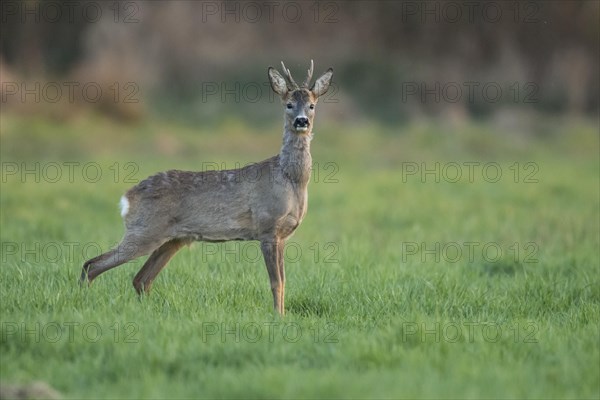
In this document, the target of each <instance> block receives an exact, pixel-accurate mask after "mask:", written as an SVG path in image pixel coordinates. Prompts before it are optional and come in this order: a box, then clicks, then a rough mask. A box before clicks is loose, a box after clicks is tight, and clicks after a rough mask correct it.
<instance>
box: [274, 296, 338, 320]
mask: <svg viewBox="0 0 600 400" xmlns="http://www.w3.org/2000/svg"><path fill="white" fill-rule="evenodd" d="M286 303H287V304H286V305H285V308H286V311H287V312H290V313H292V314H296V315H301V316H303V317H309V316H316V317H325V316H328V315H330V314H331V304H329V303H327V302H323V301H321V300H320V299H313V298H308V297H304V298H296V299H289V300H288V301H287V302H286Z"/></svg>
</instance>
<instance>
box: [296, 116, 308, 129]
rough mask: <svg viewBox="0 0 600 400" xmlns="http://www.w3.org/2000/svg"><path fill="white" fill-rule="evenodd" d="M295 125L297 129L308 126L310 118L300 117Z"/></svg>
mask: <svg viewBox="0 0 600 400" xmlns="http://www.w3.org/2000/svg"><path fill="white" fill-rule="evenodd" d="M294 125H295V126H297V127H303V126H307V125H308V118H306V117H298V118H296V120H295V121H294Z"/></svg>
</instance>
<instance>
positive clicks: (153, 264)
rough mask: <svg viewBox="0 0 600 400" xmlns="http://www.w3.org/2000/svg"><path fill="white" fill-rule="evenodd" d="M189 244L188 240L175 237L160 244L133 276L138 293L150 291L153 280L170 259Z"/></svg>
mask: <svg viewBox="0 0 600 400" xmlns="http://www.w3.org/2000/svg"><path fill="white" fill-rule="evenodd" d="M185 244H187V241H185V240H181V239H174V240H171V241H170V242H167V243H165V244H163V245H162V246H160V247H159V248H158V249H156V250H154V252H153V253H152V254H151V255H150V257H149V258H148V260H146V262H145V263H144V266H143V267H142V269H140V271H139V272H138V273H137V275H136V276H135V278H133V287H135V290H136V292H137V293H138V294H140V295H141V294H142V293H144V292H145V293H149V292H150V287H151V286H152V281H154V278H156V276H157V275H158V274H159V273H160V271H162V269H163V268H164V267H165V265H167V263H168V262H169V260H170V259H171V258H172V257H173V256H174V255H175V253H177V250H179V249H180V248H181V247H183V246H184V245H185Z"/></svg>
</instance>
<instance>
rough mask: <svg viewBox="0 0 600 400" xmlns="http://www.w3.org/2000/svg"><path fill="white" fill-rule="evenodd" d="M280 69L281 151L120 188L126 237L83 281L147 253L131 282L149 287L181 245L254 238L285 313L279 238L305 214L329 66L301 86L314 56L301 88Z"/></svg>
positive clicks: (275, 84)
mask: <svg viewBox="0 0 600 400" xmlns="http://www.w3.org/2000/svg"><path fill="white" fill-rule="evenodd" d="M282 65H283V63H282ZM284 72H285V78H284V77H283V76H281V75H280V74H279V73H278V72H277V71H276V70H275V69H273V68H269V70H268V75H269V80H270V82H271V86H272V88H273V90H274V91H275V92H276V93H277V94H279V95H280V96H281V98H282V100H283V103H284V107H285V114H284V116H285V122H284V134H283V145H282V147H281V151H280V153H279V154H278V155H276V156H274V157H271V158H269V159H267V160H264V161H262V162H259V163H256V164H251V165H248V166H246V167H244V168H240V169H233V170H223V171H206V172H189V171H178V170H171V171H166V172H161V173H158V174H156V175H153V176H151V177H149V178H147V179H145V180H143V181H142V182H140V183H139V184H138V185H136V186H134V187H132V188H131V189H129V191H127V193H126V194H125V196H126V198H127V200H128V201H129V211H128V213H127V214H126V215H125V217H124V219H125V227H126V232H125V236H124V238H123V240H122V241H121V243H120V244H119V245H118V246H117V248H115V249H113V250H111V251H109V252H107V253H104V254H102V255H100V256H98V257H95V258H93V259H91V260H88V261H86V263H85V264H84V265H83V271H82V274H81V280H82V281H85V280H87V281H89V282H91V281H92V280H94V279H95V278H96V277H97V276H98V275H100V274H101V273H103V272H105V271H108V270H110V269H112V268H114V267H117V266H119V265H121V264H123V263H125V262H127V261H130V260H132V259H134V258H137V257H140V256H143V255H146V254H150V253H151V256H150V257H149V258H148V260H147V261H146V263H145V264H144V266H143V267H142V269H141V270H140V271H139V272H138V274H137V275H136V277H135V278H134V281H133V284H134V287H135V289H136V290H137V291H138V293H143V292H148V291H149V290H150V287H151V285H152V282H153V280H154V278H156V276H157V275H158V273H159V272H160V271H161V270H162V268H164V266H165V265H166V264H167V262H168V261H169V260H170V259H171V257H173V255H175V253H176V252H177V250H179V249H180V248H181V247H182V246H183V245H185V244H189V243H191V242H192V241H198V240H201V241H209V242H222V241H228V240H259V241H260V242H261V249H262V252H263V257H264V259H265V264H266V266H267V272H268V274H269V279H270V281H271V289H272V292H273V302H274V307H275V310H276V311H278V312H279V313H281V314H283V313H284V291H285V269H284V263H283V250H284V245H285V241H286V239H287V238H289V237H290V235H292V234H293V233H294V231H295V230H296V229H297V228H298V226H299V225H300V223H301V222H302V219H303V218H304V216H305V215H306V209H307V204H308V192H307V185H308V181H309V180H310V173H311V165H312V158H311V155H310V141H311V139H312V133H311V132H312V126H313V119H314V105H315V104H316V102H317V99H318V97H319V96H321V95H323V94H324V93H325V92H326V91H327V88H328V87H329V84H330V82H331V76H332V74H333V70H332V69H331V68H330V69H329V70H328V71H327V72H326V73H325V74H323V76H321V78H319V79H317V81H316V82H315V84H314V85H313V86H312V87H311V88H310V89H308V88H307V87H306V86H308V84H309V81H310V78H311V76H312V62H311V68H310V70H309V74H308V78H307V79H306V81H305V83H304V84H303V86H302V87H298V85H297V84H296V83H295V82H294V80H293V78H292V77H291V74H290V73H289V71H288V70H287V69H286V68H285V66H284ZM288 104H289V105H290V108H288ZM311 104H312V105H313V108H311ZM301 117H305V118H306V119H307V121H308V126H307V129H306V130H305V131H302V130H300V129H298V128H297V127H296V126H295V125H294V123H295V121H297V120H298V118H301Z"/></svg>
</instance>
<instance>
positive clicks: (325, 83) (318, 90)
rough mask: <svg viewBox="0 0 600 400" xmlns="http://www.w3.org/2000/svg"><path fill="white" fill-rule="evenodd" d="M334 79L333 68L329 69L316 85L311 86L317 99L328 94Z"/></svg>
mask: <svg viewBox="0 0 600 400" xmlns="http://www.w3.org/2000/svg"><path fill="white" fill-rule="evenodd" d="M332 77H333V68H329V69H328V70H327V71H325V73H324V74H323V75H321V77H320V78H319V79H317V80H316V81H315V83H314V84H313V85H312V86H311V88H310V91H311V92H313V94H314V95H315V96H316V97H320V96H322V95H324V94H325V93H327V90H328V89H329V85H330V84H331V78H332Z"/></svg>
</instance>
